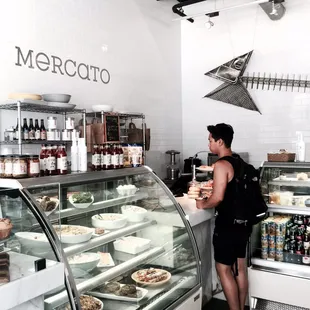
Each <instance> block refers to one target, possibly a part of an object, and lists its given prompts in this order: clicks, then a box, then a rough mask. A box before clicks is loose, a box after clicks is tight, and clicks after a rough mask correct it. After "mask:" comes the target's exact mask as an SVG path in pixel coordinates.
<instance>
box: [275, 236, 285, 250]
mask: <svg viewBox="0 0 310 310" xmlns="http://www.w3.org/2000/svg"><path fill="white" fill-rule="evenodd" d="M283 246H284V236H276V248H278V249H283Z"/></svg>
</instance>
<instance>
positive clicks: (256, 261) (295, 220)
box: [248, 162, 310, 310]
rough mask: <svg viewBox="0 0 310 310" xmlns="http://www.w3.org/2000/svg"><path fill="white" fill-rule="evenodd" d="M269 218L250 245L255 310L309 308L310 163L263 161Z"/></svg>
mask: <svg viewBox="0 0 310 310" xmlns="http://www.w3.org/2000/svg"><path fill="white" fill-rule="evenodd" d="M261 186H262V192H263V194H264V196H265V197H266V201H267V202H268V207H269V217H268V218H267V219H265V220H264V221H263V222H262V223H260V224H258V225H256V226H255V227H254V228H253V234H252V238H251V242H250V246H249V249H250V255H249V258H250V264H249V265H250V267H249V270H248V271H249V282H250V288H249V298H250V300H249V302H250V306H251V309H264V310H277V309H279V310H284V309H285V310H290V309H292V310H293V309H294V310H297V309H298V310H306V309H310V297H309V293H310V247H309V244H310V243H309V241H310V239H309V238H310V163H295V162H292V163H289V162H283V163H279V162H265V163H264V164H263V166H262V175H261Z"/></svg>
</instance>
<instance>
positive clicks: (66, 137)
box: [62, 129, 72, 141]
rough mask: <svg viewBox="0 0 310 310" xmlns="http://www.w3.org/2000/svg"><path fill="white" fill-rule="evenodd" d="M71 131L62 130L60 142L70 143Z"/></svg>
mask: <svg viewBox="0 0 310 310" xmlns="http://www.w3.org/2000/svg"><path fill="white" fill-rule="evenodd" d="M71 133H72V130H69V129H63V130H62V141H71Z"/></svg>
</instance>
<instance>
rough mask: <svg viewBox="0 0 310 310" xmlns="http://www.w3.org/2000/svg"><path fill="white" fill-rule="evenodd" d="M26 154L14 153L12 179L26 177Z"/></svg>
mask: <svg viewBox="0 0 310 310" xmlns="http://www.w3.org/2000/svg"><path fill="white" fill-rule="evenodd" d="M27 158H28V156H27V155H14V158H13V172H12V176H13V178H14V179H21V178H26V177H27V176H28V175H27Z"/></svg>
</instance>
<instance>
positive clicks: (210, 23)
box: [205, 15, 214, 29]
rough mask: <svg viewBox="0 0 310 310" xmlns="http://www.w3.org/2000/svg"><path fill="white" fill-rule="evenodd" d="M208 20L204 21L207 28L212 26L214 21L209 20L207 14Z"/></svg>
mask: <svg viewBox="0 0 310 310" xmlns="http://www.w3.org/2000/svg"><path fill="white" fill-rule="evenodd" d="M208 17H209V20H208V21H207V22H205V27H206V28H207V29H211V28H212V27H213V26H214V23H213V22H212V21H211V18H210V15H208Z"/></svg>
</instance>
